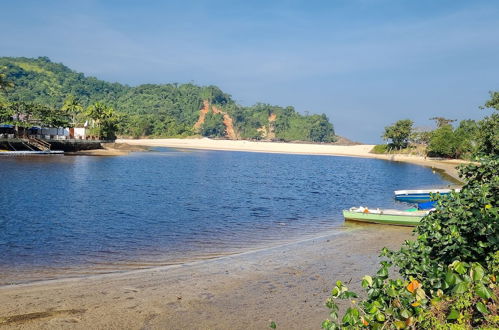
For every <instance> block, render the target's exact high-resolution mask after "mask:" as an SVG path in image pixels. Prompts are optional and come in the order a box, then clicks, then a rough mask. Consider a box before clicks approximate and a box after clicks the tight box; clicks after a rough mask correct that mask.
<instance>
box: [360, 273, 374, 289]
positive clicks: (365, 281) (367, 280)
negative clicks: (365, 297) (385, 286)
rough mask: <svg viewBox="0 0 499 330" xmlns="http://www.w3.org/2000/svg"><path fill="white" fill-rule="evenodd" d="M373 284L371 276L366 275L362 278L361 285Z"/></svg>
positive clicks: (364, 286)
mask: <svg viewBox="0 0 499 330" xmlns="http://www.w3.org/2000/svg"><path fill="white" fill-rule="evenodd" d="M371 285H373V278H372V277H371V276H369V275H366V276H364V277H363V278H362V287H363V288H367V287H370V286H371Z"/></svg>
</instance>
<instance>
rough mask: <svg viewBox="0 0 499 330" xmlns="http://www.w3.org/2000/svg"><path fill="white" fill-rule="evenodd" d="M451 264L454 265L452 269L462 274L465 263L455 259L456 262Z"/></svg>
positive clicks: (464, 269) (464, 271) (464, 270)
mask: <svg viewBox="0 0 499 330" xmlns="http://www.w3.org/2000/svg"><path fill="white" fill-rule="evenodd" d="M452 264H453V265H454V270H455V271H456V272H457V273H458V274H461V275H462V274H464V273H466V263H464V262H461V261H457V262H454V263H452Z"/></svg>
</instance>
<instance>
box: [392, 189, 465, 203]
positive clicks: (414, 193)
mask: <svg viewBox="0 0 499 330" xmlns="http://www.w3.org/2000/svg"><path fill="white" fill-rule="evenodd" d="M459 190H460V189H421V190H395V192H394V193H395V199H396V200H399V201H402V202H408V203H423V202H428V201H430V199H431V197H430V194H440V195H448V194H450V193H451V192H452V191H456V192H458V191H459Z"/></svg>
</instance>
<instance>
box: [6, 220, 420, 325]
mask: <svg viewBox="0 0 499 330" xmlns="http://www.w3.org/2000/svg"><path fill="white" fill-rule="evenodd" d="M343 229H344V230H341V229H340V231H337V232H329V233H327V234H325V235H321V236H318V237H314V238H308V239H305V240H302V241H298V242H292V243H286V244H282V245H278V246H274V247H269V248H265V249H260V250H254V251H248V252H243V253H239V254H235V255H228V256H222V257H219V258H214V259H208V260H200V261H195V262H191V263H186V264H181V265H172V266H163V267H156V268H151V269H143V270H136V271H127V272H120V273H113V274H102V275H91V276H87V277H81V278H72V279H60V280H50V281H43V282H34V283H29V284H19V285H13V286H3V287H1V288H0V292H1V295H0V327H15V328H17V327H22V328H25V329H36V328H64V327H71V328H76V329H85V328H89V327H91V328H94V329H119V328H123V327H126V328H133V329H139V328H152V329H159V328H170V329H184V328H191V329H200V328H201V329H206V328H217V329H233V328H246V329H261V328H266V327H268V324H269V322H270V320H271V319H272V320H275V321H276V322H277V324H278V326H280V327H283V328H287V329H303V328H310V327H317V328H318V327H320V323H321V322H322V321H323V320H324V319H325V318H327V317H328V316H327V314H328V310H327V308H326V307H324V302H325V300H326V299H327V297H328V295H329V292H330V290H331V288H332V286H333V285H334V282H335V281H336V280H343V281H349V280H350V281H351V282H352V283H351V284H350V285H349V287H351V289H353V290H360V282H361V278H362V276H363V275H365V274H368V273H371V272H372V271H373V270H374V269H376V268H377V264H378V262H379V260H380V258H379V256H378V255H379V250H380V249H381V248H382V247H384V246H387V247H389V248H392V249H395V248H398V247H399V246H400V244H402V242H403V241H404V240H406V239H410V238H411V237H412V228H409V227H399V226H383V225H357V224H352V225H348V226H347V227H346V228H345V227H343ZM387 237H388V238H389V239H387Z"/></svg>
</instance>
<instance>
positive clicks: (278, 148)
mask: <svg viewBox="0 0 499 330" xmlns="http://www.w3.org/2000/svg"><path fill="white" fill-rule="evenodd" d="M116 143H117V144H121V143H123V144H126V145H129V146H143V147H169V148H179V149H198V150H219V151H242V152H262V153H282V154H297V155H320V156H340V157H360V158H375V159H382V160H388V161H395V162H404V163H411V164H416V165H421V166H426V167H429V168H431V169H433V170H437V171H441V172H443V173H445V175H447V176H448V177H449V178H451V179H452V180H451V181H454V183H455V184H461V183H462V182H461V180H460V178H459V175H458V171H457V169H456V166H458V165H461V164H465V163H468V162H467V161H464V160H458V159H455V160H454V159H453V160H441V159H432V158H427V157H423V156H415V155H403V154H390V155H386V154H373V153H370V151H371V150H372V148H373V147H374V145H370V144H358V145H348V146H342V145H334V144H307V143H286V142H282V143H281V142H264V141H247V140H213V139H208V138H199V139H193V138H190V139H118V140H116Z"/></svg>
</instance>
